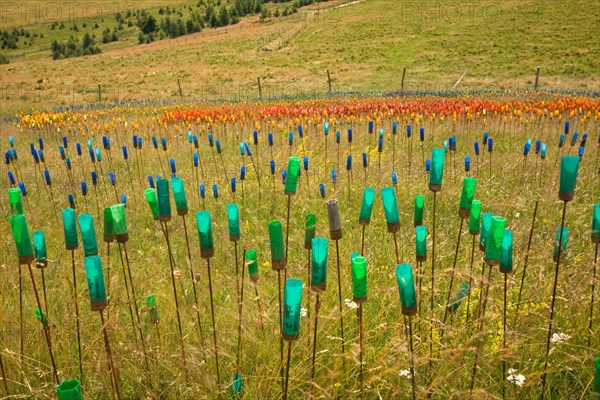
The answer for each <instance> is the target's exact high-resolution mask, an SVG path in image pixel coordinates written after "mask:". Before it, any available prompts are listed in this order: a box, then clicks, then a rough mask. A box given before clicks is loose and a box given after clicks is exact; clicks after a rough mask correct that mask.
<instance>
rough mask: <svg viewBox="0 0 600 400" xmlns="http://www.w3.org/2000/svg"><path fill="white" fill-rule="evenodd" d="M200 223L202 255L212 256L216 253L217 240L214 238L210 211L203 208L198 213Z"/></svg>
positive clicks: (205, 256) (197, 219) (198, 222)
mask: <svg viewBox="0 0 600 400" xmlns="http://www.w3.org/2000/svg"><path fill="white" fill-rule="evenodd" d="M196 222H197V224H198V237H199V238H200V256H201V257H202V258H206V259H208V258H211V257H213V256H214V255H215V241H214V239H213V231H212V223H211V221H210V211H207V210H203V211H198V212H197V213H196Z"/></svg>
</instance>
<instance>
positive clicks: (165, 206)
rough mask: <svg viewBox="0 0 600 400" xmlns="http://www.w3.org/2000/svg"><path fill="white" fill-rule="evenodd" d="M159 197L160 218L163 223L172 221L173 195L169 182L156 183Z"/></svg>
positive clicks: (163, 180)
mask: <svg viewBox="0 0 600 400" xmlns="http://www.w3.org/2000/svg"><path fill="white" fill-rule="evenodd" d="M156 189H157V192H158V193H157V195H158V217H159V219H160V220H161V221H170V220H171V193H170V192H169V181H168V180H167V179H161V180H159V181H158V182H156Z"/></svg>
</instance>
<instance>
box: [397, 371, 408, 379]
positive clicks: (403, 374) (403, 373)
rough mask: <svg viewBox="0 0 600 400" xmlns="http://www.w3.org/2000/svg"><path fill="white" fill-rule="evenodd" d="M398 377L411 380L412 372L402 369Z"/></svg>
mask: <svg viewBox="0 0 600 400" xmlns="http://www.w3.org/2000/svg"><path fill="white" fill-rule="evenodd" d="M398 375H400V376H403V377H406V378H410V371H409V370H408V369H401V370H400V372H399V373H398Z"/></svg>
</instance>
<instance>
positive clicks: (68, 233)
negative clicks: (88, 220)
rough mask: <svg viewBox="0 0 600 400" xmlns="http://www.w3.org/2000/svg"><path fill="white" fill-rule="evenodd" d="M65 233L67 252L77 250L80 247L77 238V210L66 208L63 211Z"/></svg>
mask: <svg viewBox="0 0 600 400" xmlns="http://www.w3.org/2000/svg"><path fill="white" fill-rule="evenodd" d="M62 219H63V232H64V234H65V247H66V248H67V250H75V249H76V248H78V247H79V239H78V237H77V223H76V221H75V210H73V209H72V208H65V209H63V210H62Z"/></svg>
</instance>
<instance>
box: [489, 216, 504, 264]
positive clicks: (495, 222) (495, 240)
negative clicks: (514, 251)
mask: <svg viewBox="0 0 600 400" xmlns="http://www.w3.org/2000/svg"><path fill="white" fill-rule="evenodd" d="M505 227H506V219H505V218H502V217H498V216H494V217H492V224H491V227H490V231H489V233H488V239H487V243H486V245H485V257H484V261H485V262H486V263H487V264H488V265H499V264H500V255H501V254H502V240H503V239H504V228H505Z"/></svg>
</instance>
